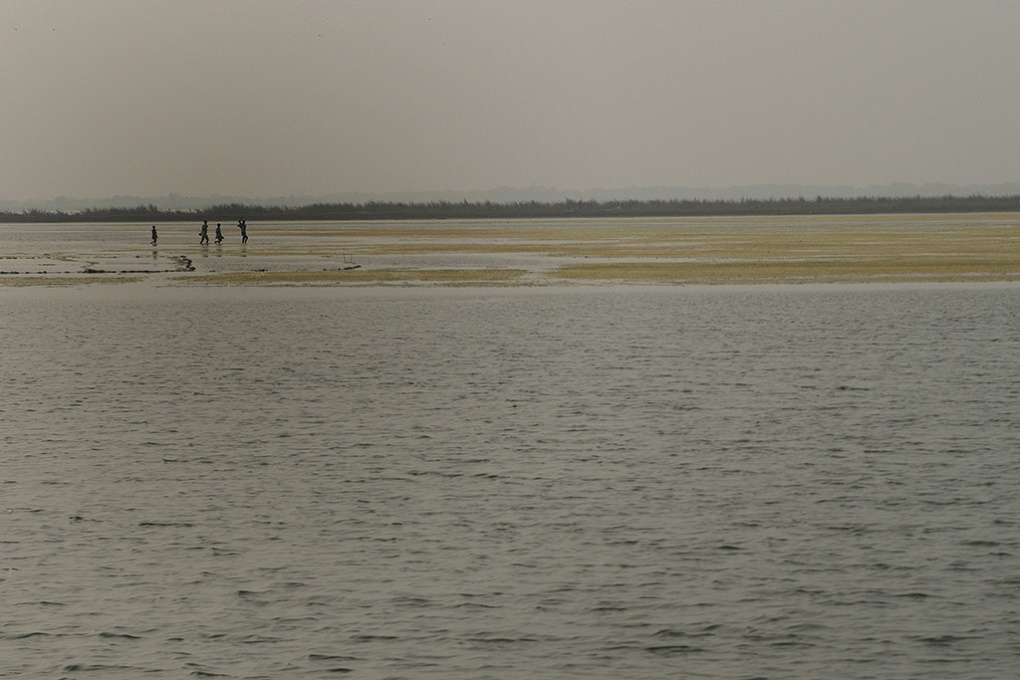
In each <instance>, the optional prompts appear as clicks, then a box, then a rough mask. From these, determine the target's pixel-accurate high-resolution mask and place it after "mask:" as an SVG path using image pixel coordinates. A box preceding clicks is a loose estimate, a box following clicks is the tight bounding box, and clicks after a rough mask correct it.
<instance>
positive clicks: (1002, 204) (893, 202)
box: [0, 195, 1020, 222]
mask: <svg viewBox="0 0 1020 680" xmlns="http://www.w3.org/2000/svg"><path fill="white" fill-rule="evenodd" d="M1014 211H1020V195H1013V196H979V195H978V196H951V195H947V196H937V197H931V196H915V197H905V198H904V197H897V198H882V197H858V198H825V197H822V196H819V197H817V198H813V199H808V198H803V197H800V198H774V199H742V200H691V199H685V200H646V201H640V200H614V201H594V200H592V201H584V200H581V201H577V200H570V199H567V200H564V201H559V202H540V201H525V202H512V203H492V202H489V201H486V202H483V203H470V202H468V201H461V202H454V201H434V202H427V203H387V202H366V203H313V204H310V205H304V206H265V205H256V204H243V203H225V204H220V205H213V206H209V207H208V208H201V209H189V210H165V209H161V208H158V207H156V206H155V205H151V204H150V205H139V206H136V207H134V208H86V209H85V210H78V211H67V212H64V211H58V210H24V211H5V212H0V222H179V221H190V220H195V219H223V220H230V219H240V218H242V217H243V218H244V219H246V220H249V221H254V220H261V221H288V220H323V221H325V220H439V219H514V218H520V219H537V218H570V217H582V218H583V217H590V218H595V217H699V216H701V217H709V216H741V215H747V216H752V215H812V214H815V215H866V214H883V213H967V212H1014Z"/></svg>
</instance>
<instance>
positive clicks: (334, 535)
mask: <svg viewBox="0 0 1020 680" xmlns="http://www.w3.org/2000/svg"><path fill="white" fill-rule="evenodd" d="M0 314H2V317H0V352H2V354H0V357H2V363H0V380H2V384H3V386H4V387H3V391H2V392H0V463H2V465H0V593H2V595H0V598H2V603H3V611H4V616H3V619H2V620H0V659H2V661H0V677H5V678H6V677H11V678H15V677H32V678H36V677H38V678H43V677H45V678H102V679H106V678H114V679H116V678H141V677H145V678H154V679H156V678H185V677H223V678H283V677H288V678H306V677H307V678H332V677H338V676H339V677H351V678H373V679H382V678H409V679H412V678H443V679H447V680H459V679H463V680H469V679H470V680H479V679H483V678H493V679H500V680H505V679H513V678H528V679H530V678H535V677H541V678H570V677H576V678H582V677H584V678H592V677H595V678H630V679H633V678H655V679H660V678H666V677H677V678H681V677H682V678H776V679H781V678H818V677H824V676H831V677H837V678H1006V677H1015V676H1016V673H1017V670H1018V669H1020V646H1018V641H1020V598H1018V594H1020V458H1018V452H1020V416H1018V415H1017V413H1018V408H1017V404H1018V401H1020V362H1018V361H1017V357H1018V356H1020V334H1018V333H1017V325H1016V320H1017V319H1018V318H1020V295H1018V289H1017V288H1016V287H1015V286H1009V285H1002V286H995V285H988V286H984V285H944V286H933V285H929V286H921V285H917V286H899V287H896V286H888V287H882V286H828V287H821V286H819V287H813V286H798V287H717V288H693V287H692V288H647V287H630V288H628V287H620V288H615V287H590V288H576V289H565V288H545V289H526V288H516V289H378V288H369V289H296V290H285V289H284V290H255V289H243V288H239V289H227V288H186V289H182V288H173V287H165V288H158V287H156V288H152V287H146V286H132V285H121V286H107V287H101V288H96V287H88V288H81V289H75V288H68V289H32V290H10V289H8V290H0Z"/></svg>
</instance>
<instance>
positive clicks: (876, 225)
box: [0, 213, 1020, 286]
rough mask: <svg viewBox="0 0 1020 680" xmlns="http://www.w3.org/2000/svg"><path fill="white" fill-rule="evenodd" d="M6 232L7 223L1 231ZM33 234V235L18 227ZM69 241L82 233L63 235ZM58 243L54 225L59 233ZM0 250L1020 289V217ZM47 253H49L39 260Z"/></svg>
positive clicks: (587, 279)
mask: <svg viewBox="0 0 1020 680" xmlns="http://www.w3.org/2000/svg"><path fill="white" fill-rule="evenodd" d="M5 226H7V227H9V226H11V225H5ZM15 226H20V227H21V228H22V229H23V230H25V231H28V232H31V230H32V229H34V228H37V226H38V225H15ZM63 228H64V229H68V230H73V229H75V228H76V227H72V226H66V227H63ZM77 228H80V227H77ZM50 229H51V233H57V234H58V236H59V229H60V227H56V226H51V227H50ZM102 229H103V230H104V231H103V232H102V238H100V239H98V240H97V242H95V243H90V244H87V245H84V246H82V247H78V248H77V249H75V248H74V241H73V239H71V240H70V245H71V248H70V249H65V250H60V251H56V250H55V248H58V247H59V245H58V246H54V245H53V243H51V242H49V241H45V242H43V241H40V243H44V244H45V245H40V243H35V242H31V241H27V242H25V243H21V244H20V245H22V246H23V247H22V249H21V250H20V251H14V252H11V251H12V249H11V248H10V246H9V245H8V244H6V243H5V244H4V246H5V251H6V252H0V285H8V286H12V285H13V286H24V285H80V284H84V283H91V282H103V283H138V282H147V283H149V284H155V285H161V286H345V285H349V286H394V285H397V286H419V285H430V286H435V285H441V286H549V285H600V284H607V283H611V284H621V283H624V284H648V285H689V284H776V283H779V284H796V283H890V282H893V283H895V282H964V281H980V282H993V281H1020V213H986V214H967V215H956V214H954V215H867V216H792V217H737V218H734V217H725V218H683V219H661V218H660V219H638V218H634V219H620V220H612V219H600V220H528V221H490V222H476V221H464V222H459V221H432V222H358V223H350V222H331V223H314V222H313V223H293V222H292V223H270V224H261V225H251V227H250V235H251V237H252V240H251V241H250V242H249V243H248V244H246V245H242V244H241V243H240V242H239V238H237V234H236V233H233V232H232V231H227V232H226V233H227V240H226V241H225V242H224V243H223V244H221V245H216V244H213V245H207V246H200V245H199V244H198V243H197V238H196V235H195V234H193V233H192V232H194V231H196V229H195V227H194V226H193V225H190V224H180V225H164V226H162V227H160V236H161V238H160V243H159V246H158V247H157V248H153V247H151V246H149V245H148V244H144V245H135V244H132V243H130V240H140V239H139V234H141V233H142V232H143V226H142V225H116V226H113V227H109V226H104V227H102ZM58 242H59V239H58ZM42 248H45V250H44V251H43V252H38V251H40V249H42Z"/></svg>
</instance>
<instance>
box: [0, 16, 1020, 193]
mask: <svg viewBox="0 0 1020 680" xmlns="http://www.w3.org/2000/svg"><path fill="white" fill-rule="evenodd" d="M1018 116H1020V2H1016V1H1013V0H839V1H821V0H814V1H807V0H787V1H774V0H755V1H746V2H735V1H727V0H705V1H685V0H663V1H659V2H654V1H641V0H622V1H620V2H611V1H601V0H535V1H532V0H503V1H501V2H494V1H493V2H490V1H485V0H464V1H456V0H414V1H412V0H405V1H394V0H365V1H361V0H350V1H342V0H338V1H327V0H306V1H300V0H262V1H260V0H239V1H231V0H218V1H211V0H146V1H145V2H139V1H137V0H123V1H121V0H68V1H47V0H2V2H0V198H7V199H33V198H41V199H45V198H52V197H54V196H58V195H65V196H72V197H86V198H87V197H103V196H110V195H114V194H130V195H140V196H150V195H157V196H158V195H165V194H167V193H171V192H172V193H180V194H184V195H208V194H213V193H224V194H235V195H243V196H277V195H283V194H323V193H328V192H345V191H362V192H390V191H407V190H415V191H432V190H456V191H470V190H484V189H490V188H494V187H497V186H513V187H526V186H530V185H539V186H548V187H558V188H561V189H579V190H585V189H591V188H595V187H606V188H609V187H614V188H615V187H630V186H687V187H726V186H735V185H748V184H759V183H800V184H827V185H833V184H849V185H853V186H865V185H868V184H879V183H887V182H897V181H902V182H914V183H924V182H946V183H956V184H972V183H1002V182H1016V181H1020V120H1018Z"/></svg>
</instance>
